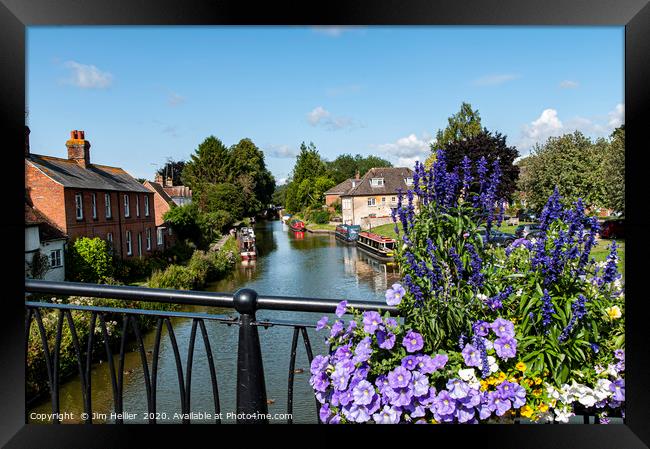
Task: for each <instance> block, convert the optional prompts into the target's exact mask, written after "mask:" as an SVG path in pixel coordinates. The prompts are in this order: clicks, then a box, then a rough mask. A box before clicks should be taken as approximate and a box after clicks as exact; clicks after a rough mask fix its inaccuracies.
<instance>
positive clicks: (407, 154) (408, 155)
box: [376, 134, 433, 168]
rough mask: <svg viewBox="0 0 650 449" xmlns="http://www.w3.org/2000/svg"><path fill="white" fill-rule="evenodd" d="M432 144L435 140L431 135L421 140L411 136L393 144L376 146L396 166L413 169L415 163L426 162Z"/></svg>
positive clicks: (424, 136) (413, 135)
mask: <svg viewBox="0 0 650 449" xmlns="http://www.w3.org/2000/svg"><path fill="white" fill-rule="evenodd" d="M432 142H433V139H431V136H429V135H426V134H425V135H423V136H422V138H419V137H418V136H416V135H415V134H409V135H408V136H406V137H401V138H399V139H397V140H396V141H395V142H393V143H384V144H381V145H376V149H377V150H378V151H379V152H381V153H383V154H384V155H385V156H386V157H388V159H389V160H390V161H391V162H393V163H394V164H395V165H396V166H399V167H410V168H412V167H413V166H414V165H415V161H424V160H425V159H426V158H427V157H428V156H429V154H431V147H430V145H431V143H432Z"/></svg>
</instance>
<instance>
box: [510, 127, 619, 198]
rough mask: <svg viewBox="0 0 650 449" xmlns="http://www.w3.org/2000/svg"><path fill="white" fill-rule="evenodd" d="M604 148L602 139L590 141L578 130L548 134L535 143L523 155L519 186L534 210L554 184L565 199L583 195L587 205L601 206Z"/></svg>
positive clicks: (603, 188) (548, 194) (603, 189)
mask: <svg viewBox="0 0 650 449" xmlns="http://www.w3.org/2000/svg"><path fill="white" fill-rule="evenodd" d="M607 149H608V145H607V142H606V141H605V140H604V139H598V140H596V141H595V142H592V140H591V139H590V138H588V137H586V136H585V135H584V134H582V133H581V132H579V131H575V132H574V133H572V134H565V135H563V136H560V137H549V139H548V140H547V141H546V142H545V143H544V144H537V145H535V147H534V148H533V150H532V151H531V155H530V156H529V157H528V158H526V159H527V160H526V161H525V175H524V176H523V179H522V182H521V183H520V188H521V189H522V190H523V191H524V193H525V195H526V197H527V199H528V200H529V202H530V204H531V205H532V206H533V207H534V208H536V209H540V208H542V207H543V206H544V204H545V203H546V201H547V200H548V198H549V196H551V194H552V193H553V189H554V188H555V186H557V187H558V189H559V192H560V195H561V196H562V197H563V198H564V199H565V201H567V202H573V201H576V200H577V199H578V198H582V200H583V202H584V204H585V206H587V207H594V206H602V205H603V202H604V197H605V195H604V192H605V183H604V180H603V177H602V161H603V158H604V154H605V153H606V152H607Z"/></svg>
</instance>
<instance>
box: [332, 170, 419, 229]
mask: <svg viewBox="0 0 650 449" xmlns="http://www.w3.org/2000/svg"><path fill="white" fill-rule="evenodd" d="M412 188H413V170H411V169H410V168H406V167H382V168H371V169H370V170H369V171H368V172H367V173H366V174H365V175H364V176H363V177H362V178H361V180H360V181H359V183H357V185H356V186H354V187H353V188H351V189H350V190H349V191H348V192H346V193H345V194H342V195H341V210H342V215H343V217H342V218H343V223H345V224H353V225H360V226H361V228H362V229H369V228H373V227H376V226H381V225H383V224H387V223H392V222H393V219H392V214H391V211H392V209H394V208H396V207H397V197H398V191H401V192H402V194H405V193H406V191H407V190H408V189H412ZM416 200H417V197H416Z"/></svg>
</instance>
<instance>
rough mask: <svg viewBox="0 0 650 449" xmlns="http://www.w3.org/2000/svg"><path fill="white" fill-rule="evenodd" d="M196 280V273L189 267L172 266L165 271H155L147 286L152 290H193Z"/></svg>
mask: <svg viewBox="0 0 650 449" xmlns="http://www.w3.org/2000/svg"><path fill="white" fill-rule="evenodd" d="M195 279H196V278H195V276H194V273H193V272H192V270H191V269H190V268H189V267H184V266H182V265H170V266H168V267H167V268H166V269H165V270H164V271H160V270H156V271H154V272H153V274H152V275H151V277H150V278H149V281H148V283H147V285H148V286H149V287H151V288H169V289H172V290H191V289H193V288H194V285H195Z"/></svg>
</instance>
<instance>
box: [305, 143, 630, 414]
mask: <svg viewBox="0 0 650 449" xmlns="http://www.w3.org/2000/svg"><path fill="white" fill-rule="evenodd" d="M500 170H501V169H500V166H499V164H498V161H496V162H495V163H494V164H492V165H491V166H488V164H487V162H486V160H485V159H481V160H479V161H478V162H477V163H476V165H475V166H473V165H472V164H471V163H470V161H469V159H468V158H465V159H464V160H463V161H462V163H461V164H460V165H458V166H455V167H450V166H448V164H447V161H446V158H445V154H444V152H442V151H439V152H438V153H437V157H436V162H435V163H434V165H433V166H432V167H431V168H430V169H429V170H425V169H424V167H423V166H422V165H420V164H419V163H416V166H415V171H414V176H413V181H414V182H413V187H412V188H411V189H409V190H408V191H406V192H404V193H400V195H399V199H398V207H397V208H396V209H395V210H394V211H393V220H394V222H395V230H396V232H397V233H398V236H399V239H400V241H401V246H400V248H398V251H397V262H398V265H399V267H400V272H401V276H402V281H401V283H397V284H394V285H393V286H391V288H389V289H388V290H387V291H386V295H385V299H386V303H387V304H388V305H390V306H396V307H397V309H398V311H399V315H400V318H399V319H396V318H392V317H390V316H389V315H388V314H385V315H384V316H381V315H380V314H379V313H378V312H369V311H366V312H363V313H360V312H359V311H356V310H355V309H354V308H353V307H351V305H350V304H348V303H347V302H344V303H341V305H339V307H338V308H337V316H338V319H336V320H335V321H334V322H333V323H331V324H330V323H329V320H328V318H327V317H324V318H323V319H322V320H320V321H319V323H318V325H317V329H320V330H327V331H329V335H328V338H327V342H328V344H329V346H330V352H329V354H327V355H319V356H317V357H316V358H315V359H314V361H313V363H312V366H311V379H310V384H311V385H312V387H313V388H314V391H315V392H316V397H317V399H318V401H319V402H320V403H321V404H322V407H321V410H320V419H321V420H322V421H323V422H329V423H339V422H341V423H349V422H377V423H397V422H415V423H419V422H423V423H452V422H453V423H476V422H482V421H493V420H497V421H503V420H511V419H512V418H515V417H518V418H519V417H523V418H527V419H530V420H533V421H549V422H550V421H559V422H567V421H568V419H569V418H570V417H571V416H573V415H574V414H575V413H576V410H577V409H579V408H583V409H585V408H586V409H589V410H590V411H591V413H597V414H598V416H599V418H600V421H601V422H603V423H604V422H607V421H608V419H609V417H610V416H613V415H617V416H621V415H624V411H623V406H624V401H625V380H624V368H625V367H624V352H623V346H624V318H623V315H624V289H623V286H622V276H621V274H620V273H619V272H618V269H617V262H618V256H617V251H616V249H617V247H616V245H615V244H612V246H611V247H610V254H609V257H608V258H607V260H606V261H605V262H603V263H600V264H599V263H596V262H595V261H594V259H593V258H592V257H590V255H591V250H592V249H593V248H594V246H595V244H596V236H597V232H598V222H597V220H596V219H595V218H592V217H586V216H585V214H584V209H585V208H584V205H583V204H582V201H581V200H579V199H578V200H577V201H575V202H574V203H572V204H565V203H563V200H562V198H561V197H560V195H559V193H558V190H557V189H556V190H555V191H554V193H553V195H551V197H550V198H549V200H548V202H547V204H546V206H545V207H544V209H543V211H542V214H541V220H540V221H541V223H540V225H541V226H540V227H541V231H540V232H539V233H538V234H537V235H536V236H535V238H534V239H530V240H527V239H517V240H515V241H514V242H512V243H511V244H510V245H509V246H508V247H507V248H505V250H504V249H499V248H494V247H493V246H492V245H490V244H489V243H490V230H491V229H492V228H493V227H498V226H499V225H500V222H501V217H502V213H503V207H502V204H503V201H502V199H501V198H499V197H498V196H497V192H498V191H499V188H498V186H499V182H500V176H501V172H500ZM481 228H483V229H484V230H485V231H483V233H484V235H486V237H485V238H483V237H481V232H482V229H481ZM345 314H350V315H351V316H352V319H351V320H350V321H349V322H348V323H347V324H346V323H345V322H344V320H343V319H342V318H343V317H344V315H345ZM603 367H607V368H603Z"/></svg>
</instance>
